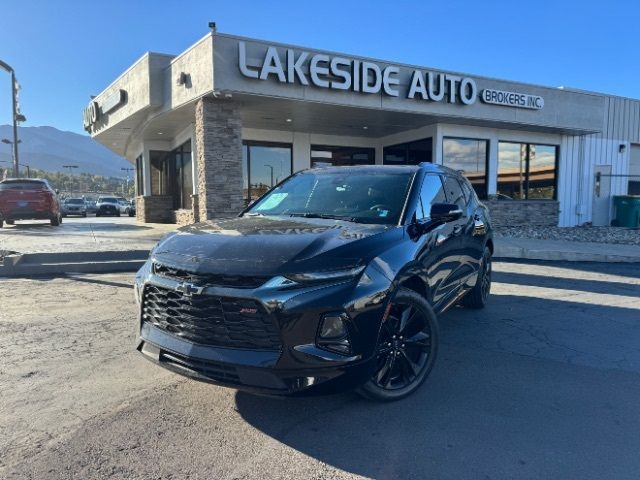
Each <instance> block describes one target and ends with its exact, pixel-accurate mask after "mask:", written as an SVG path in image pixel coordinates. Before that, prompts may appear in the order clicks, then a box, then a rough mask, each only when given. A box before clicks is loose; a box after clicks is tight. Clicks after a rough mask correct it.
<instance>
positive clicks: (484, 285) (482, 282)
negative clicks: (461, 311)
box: [460, 247, 491, 309]
mask: <svg viewBox="0 0 640 480" xmlns="http://www.w3.org/2000/svg"><path fill="white" fill-rule="evenodd" d="M490 293H491V250H489V247H484V253H483V254H482V263H481V265H480V271H479V272H478V280H476V285H475V286H474V287H473V288H472V289H471V290H469V292H467V294H466V295H465V296H464V297H463V298H462V301H461V302H460V303H461V304H462V306H464V307H467V308H474V309H480V308H484V306H485V305H486V304H487V301H488V300H489V294H490Z"/></svg>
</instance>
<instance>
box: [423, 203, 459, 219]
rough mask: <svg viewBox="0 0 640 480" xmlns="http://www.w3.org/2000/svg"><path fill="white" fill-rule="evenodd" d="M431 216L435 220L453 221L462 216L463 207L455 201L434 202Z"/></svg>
mask: <svg viewBox="0 0 640 480" xmlns="http://www.w3.org/2000/svg"><path fill="white" fill-rule="evenodd" d="M430 217H431V220H432V221H434V222H444V223H446V222H453V221H454V220H457V219H459V218H460V217H462V209H461V208H460V207H459V206H458V205H456V204H455V203H434V204H433V205H431V214H430Z"/></svg>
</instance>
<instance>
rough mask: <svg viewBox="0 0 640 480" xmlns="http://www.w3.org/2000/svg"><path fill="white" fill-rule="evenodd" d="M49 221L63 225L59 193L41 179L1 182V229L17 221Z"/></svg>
mask: <svg viewBox="0 0 640 480" xmlns="http://www.w3.org/2000/svg"><path fill="white" fill-rule="evenodd" d="M34 219H35V220H49V221H50V222H51V225H53V226H58V225H60V224H61V223H62V210H61V208H60V201H59V199H58V194H57V192H56V191H55V190H54V189H53V188H52V187H51V185H49V182H47V181H46V180H42V179H39V178H8V179H6V180H3V181H1V182H0V228H2V226H3V223H4V222H7V225H13V223H14V222H15V221H16V220H34Z"/></svg>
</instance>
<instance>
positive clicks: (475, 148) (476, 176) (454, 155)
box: [442, 137, 489, 198]
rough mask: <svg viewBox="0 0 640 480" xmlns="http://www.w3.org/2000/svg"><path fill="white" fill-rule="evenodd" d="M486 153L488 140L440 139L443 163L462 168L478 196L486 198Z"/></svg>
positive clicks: (453, 167)
mask: <svg viewBox="0 0 640 480" xmlns="http://www.w3.org/2000/svg"><path fill="white" fill-rule="evenodd" d="M488 153H489V141H488V140H475V139H472V138H451V137H449V138H446V137H445V138H444V139H443V141H442V162H443V164H444V165H445V166H447V167H449V168H452V169H454V170H462V171H463V172H464V176H465V177H467V178H468V179H469V181H470V182H471V185H473V189H474V190H475V191H476V195H478V197H480V198H487V159H488Z"/></svg>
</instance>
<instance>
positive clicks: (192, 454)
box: [0, 262, 640, 480]
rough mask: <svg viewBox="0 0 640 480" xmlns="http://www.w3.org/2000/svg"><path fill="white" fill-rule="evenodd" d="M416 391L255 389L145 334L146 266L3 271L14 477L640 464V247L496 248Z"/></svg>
mask: <svg viewBox="0 0 640 480" xmlns="http://www.w3.org/2000/svg"><path fill="white" fill-rule="evenodd" d="M494 272H495V273H494V287H493V296H492V298H491V301H490V304H489V306H488V307H487V308H486V309H485V310H483V311H469V310H464V309H462V308H455V309H453V310H452V311H450V312H448V313H447V314H446V315H445V316H444V317H443V318H441V326H442V341H443V344H442V346H441V350H440V356H439V359H438V362H437V363H436V366H435V368H434V371H433V374H432V376H431V377H430V378H429V380H428V381H427V383H426V384H425V385H424V386H423V387H422V388H421V390H420V391H419V392H418V393H417V394H415V395H414V396H412V397H410V398H408V399H406V400H403V401H400V402H396V403H393V404H376V403H372V402H369V401H365V400H362V399H360V398H359V397H358V396H356V395H355V394H350V393H347V394H343V395H337V396H331V397H317V398H306V399H278V398H268V397H258V396H252V395H248V394H245V393H239V392H236V391H234V390H230V389H224V388H218V387H214V386H211V385H207V384H201V383H197V382H194V381H191V380H187V379H183V378H181V377H178V376H176V375H173V374H171V373H168V372H165V371H163V370H161V369H159V368H157V367H155V366H154V365H152V364H150V363H149V362H147V361H145V360H144V359H142V358H140V357H139V356H138V355H137V354H136V353H135V352H134V351H133V339H134V332H133V324H134V322H135V320H134V318H135V306H134V304H133V299H132V289H131V287H130V285H131V281H132V277H133V275H131V274H110V275H84V276H70V277H66V278H58V279H35V280H27V279H15V280H9V279H3V280H2V281H0V298H1V299H2V305H1V306H0V351H2V361H1V362H0V392H2V394H1V397H0V478H10V479H14V478H16V479H17V478H20V479H22V478H33V479H43V478H48V479H54V478H77V479H88V478H92V479H93V478H117V479H138V478H163V479H179V478H180V479H181V478H192V479H210V478H215V479H231V478H234V479H235V478H238V479H240V478H242V479H247V478H256V479H265V478H309V479H324V478H327V479H328V478H362V477H372V478H403V479H405V478H415V479H432V478H433V479H456V480H460V479H512V478H519V479H520V478H523V479H559V478H561V479H574V478H575V479H581V480H584V479H599V480H600V479H603V478H615V479H637V478H638V475H639V472H640V455H639V454H638V452H640V402H639V401H638V399H639V398H640V328H639V327H640V265H637V264H628V265H624V264H622V265H620V264H616V265H614V264H586V263H563V264H559V263H555V264H541V263H507V262H496V263H495V267H494Z"/></svg>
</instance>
